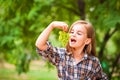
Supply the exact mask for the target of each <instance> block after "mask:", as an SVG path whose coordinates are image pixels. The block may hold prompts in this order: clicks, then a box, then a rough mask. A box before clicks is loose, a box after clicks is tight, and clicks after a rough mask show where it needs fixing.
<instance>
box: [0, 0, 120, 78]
mask: <svg viewBox="0 0 120 80" xmlns="http://www.w3.org/2000/svg"><path fill="white" fill-rule="evenodd" d="M78 19H86V20H89V21H90V22H92V24H93V25H94V27H95V30H96V42H97V53H98V57H99V58H100V60H101V63H102V66H103V69H104V70H105V72H106V73H107V74H108V75H109V77H110V78H111V77H112V74H114V73H115V74H119V72H120V70H119V68H120V65H118V64H119V62H118V61H119V59H120V55H119V54H120V49H119V47H120V45H119V44H120V38H119V32H120V1H119V0H112V1H110V0H95V1H93V0H57V1H56V0H47V1H46V0H30V1H28V0H0V42H1V43H0V56H3V57H4V58H3V59H4V60H6V61H8V62H9V63H12V64H15V65H16V66H17V70H18V72H19V73H22V72H26V71H28V70H29V69H28V68H29V63H30V61H31V60H33V59H37V58H39V57H38V55H37V54H36V52H35V46H34V44H35V40H36V38H37V36H38V35H39V34H40V32H42V31H43V29H44V28H45V27H46V26H47V25H48V24H49V23H50V22H51V21H53V20H62V21H65V22H67V23H68V24H69V25H70V24H72V23H73V22H74V21H75V20H78ZM52 34H53V35H55V38H56V39H54V40H52V41H54V42H52V43H56V45H57V41H56V40H57V39H58V36H57V35H58V34H59V33H58V30H57V29H55V30H54V31H53V33H52ZM52 37H53V36H52ZM111 46H112V47H111ZM114 63H116V64H114Z"/></svg>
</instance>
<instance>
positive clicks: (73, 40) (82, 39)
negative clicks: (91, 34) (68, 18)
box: [69, 24, 87, 48]
mask: <svg viewBox="0 0 120 80" xmlns="http://www.w3.org/2000/svg"><path fill="white" fill-rule="evenodd" d="M86 41H87V30H86V28H85V27H84V25H82V24H75V25H74V26H73V27H72V29H71V31H70V38H69V45H70V47H73V48H84V46H85V44H86Z"/></svg>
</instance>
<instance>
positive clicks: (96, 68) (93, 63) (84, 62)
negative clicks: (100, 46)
mask: <svg viewBox="0 0 120 80" xmlns="http://www.w3.org/2000/svg"><path fill="white" fill-rule="evenodd" d="M47 44H48V48H47V49H46V50H44V51H41V50H39V49H38V48H37V52H38V53H39V54H40V55H41V56H42V57H43V58H45V59H47V60H49V61H50V62H51V63H52V64H53V65H55V66H56V68H57V70H58V78H59V80H108V78H107V76H106V74H105V73H103V72H102V68H101V65H100V62H99V60H98V58H97V57H94V56H88V55H87V54H85V55H84V57H83V58H82V59H81V61H80V62H79V63H77V64H76V63H75V59H74V58H73V56H72V55H68V54H67V51H66V49H65V48H57V47H53V46H52V45H51V44H50V43H48V42H47Z"/></svg>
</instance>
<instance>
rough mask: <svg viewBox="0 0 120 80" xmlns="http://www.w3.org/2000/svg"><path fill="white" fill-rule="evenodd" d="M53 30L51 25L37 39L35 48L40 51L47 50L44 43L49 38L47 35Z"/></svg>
mask: <svg viewBox="0 0 120 80" xmlns="http://www.w3.org/2000/svg"><path fill="white" fill-rule="evenodd" d="M52 30H53V26H52V24H50V25H49V26H48V27H47V28H46V29H45V30H44V31H43V32H42V33H41V34H40V35H39V37H38V38H37V40H36V43H35V45H36V47H37V48H39V49H40V50H45V49H46V48H47V44H46V41H47V40H48V38H49V35H50V33H51V31H52Z"/></svg>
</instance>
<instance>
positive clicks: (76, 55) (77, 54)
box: [73, 49, 84, 61]
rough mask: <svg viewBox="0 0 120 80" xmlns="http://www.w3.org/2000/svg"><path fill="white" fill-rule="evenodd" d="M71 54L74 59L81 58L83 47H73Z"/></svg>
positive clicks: (78, 59)
mask: <svg viewBox="0 0 120 80" xmlns="http://www.w3.org/2000/svg"><path fill="white" fill-rule="evenodd" d="M73 56H74V58H75V60H77V61H80V60H81V58H82V57H83V56H84V51H83V49H74V51H73Z"/></svg>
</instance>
